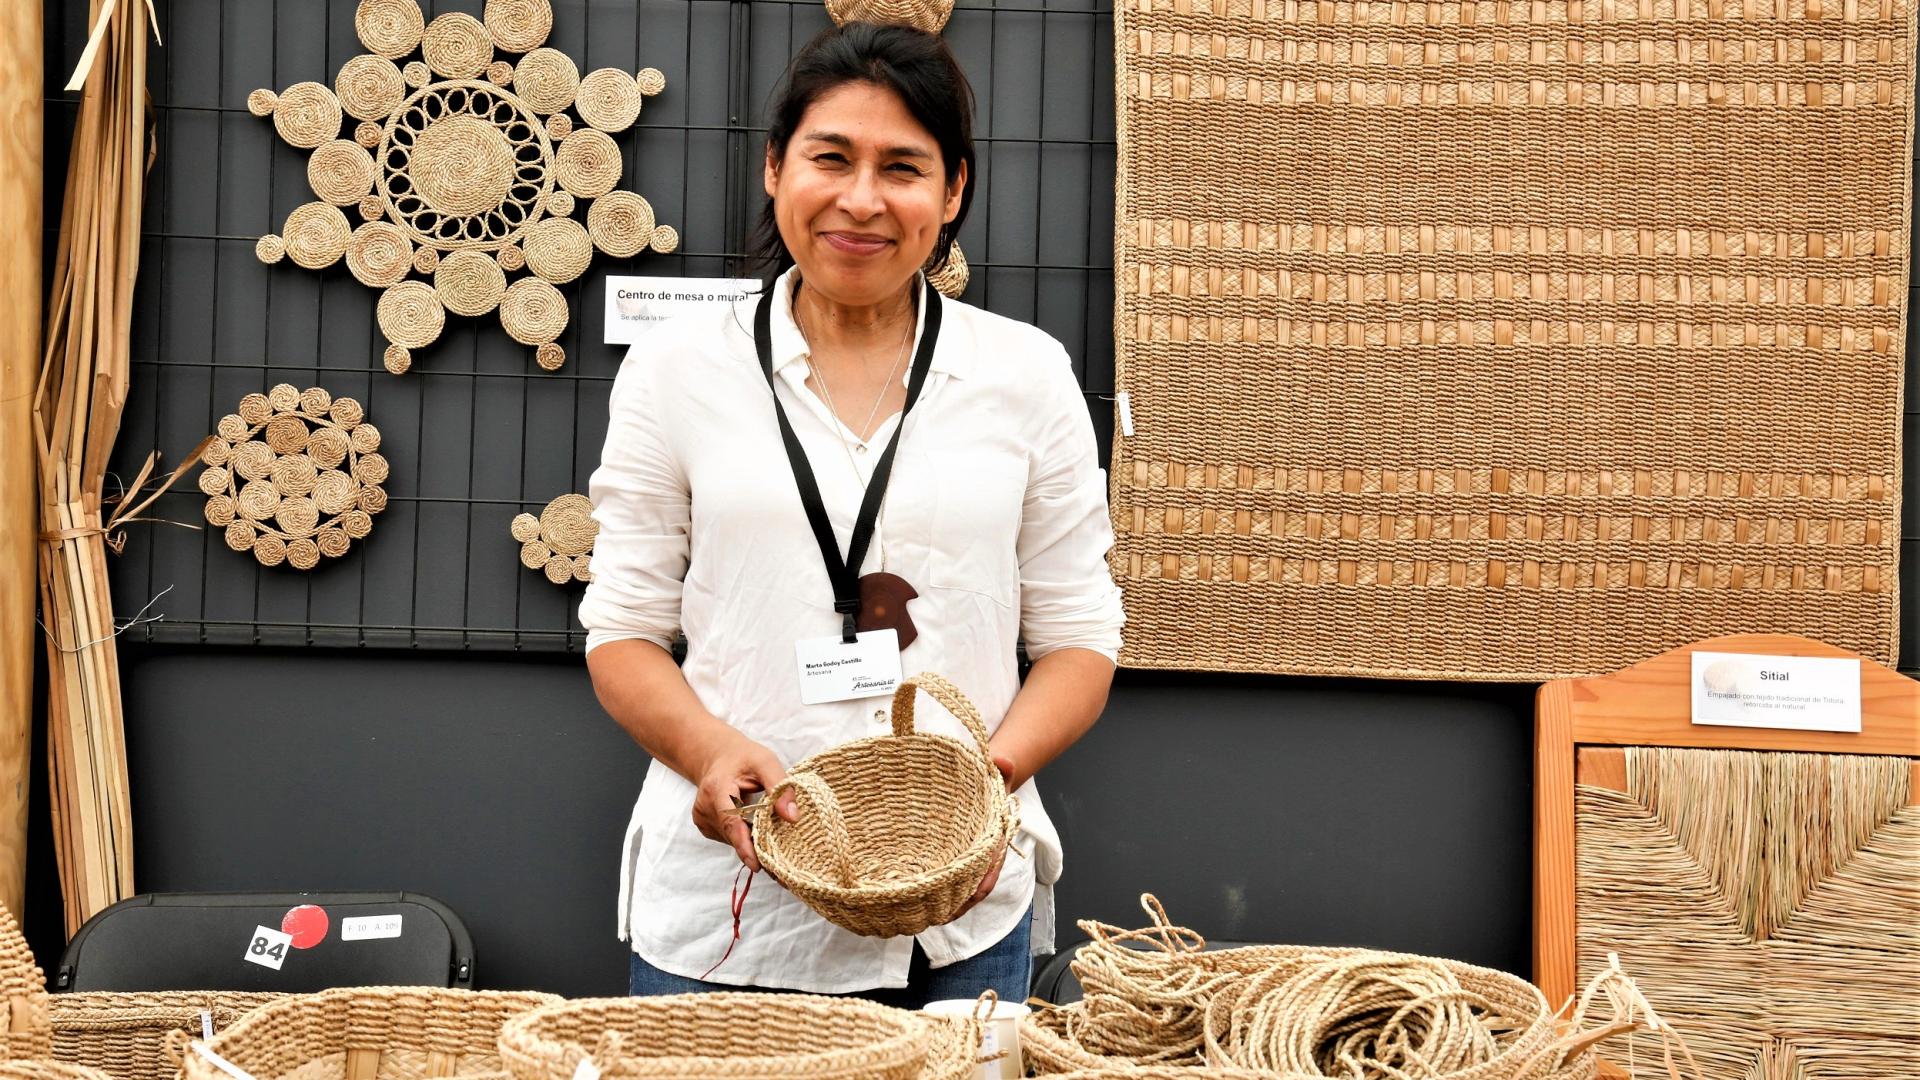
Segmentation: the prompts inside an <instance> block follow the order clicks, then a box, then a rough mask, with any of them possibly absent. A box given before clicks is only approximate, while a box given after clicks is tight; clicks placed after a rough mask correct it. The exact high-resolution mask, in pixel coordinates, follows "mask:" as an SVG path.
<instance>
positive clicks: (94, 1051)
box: [52, 990, 284, 1080]
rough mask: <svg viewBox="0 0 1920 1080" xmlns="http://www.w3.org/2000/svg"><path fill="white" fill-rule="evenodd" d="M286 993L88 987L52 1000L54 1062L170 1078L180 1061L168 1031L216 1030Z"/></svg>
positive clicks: (123, 1076) (138, 1079)
mask: <svg viewBox="0 0 1920 1080" xmlns="http://www.w3.org/2000/svg"><path fill="white" fill-rule="evenodd" d="M283 996H284V995H282V994H266V993H250V992H245V991H233V990H168V991H164V992H153V993H117V992H113V991H105V990H102V991H87V992H84V993H77V994H57V995H55V996H54V998H53V1001H52V1016H53V1057H54V1060H55V1061H61V1062H66V1063H68V1064H71V1065H81V1066H85V1067H87V1068H91V1069H97V1070H99V1071H101V1072H103V1073H106V1074H107V1075H108V1076H111V1077H113V1078H114V1080H172V1077H173V1076H174V1074H175V1073H177V1072H178V1071H179V1066H178V1065H177V1064H176V1063H175V1062H174V1061H173V1059H172V1057H171V1056H170V1055H169V1053H168V1050H167V1041H168V1036H169V1035H170V1034H171V1033H172V1032H175V1031H183V1032H186V1033H187V1034H188V1035H190V1036H193V1037H196V1038H197V1037H199V1036H200V1035H201V1033H202V1032H203V1031H205V1030H206V1029H207V1028H212V1029H213V1031H214V1033H215V1034H218V1033H219V1032H222V1031H225V1030H226V1029H227V1028H229V1027H231V1026H233V1024H234V1023H235V1022H236V1021H238V1020H239V1019H240V1018H241V1017H243V1016H245V1015H247V1014H248V1013H250V1012H252V1011H253V1010H255V1009H257V1008H259V1007H261V1006H262V1005H266V1004H269V1003H271V1002H275V1001H279V1000H280V999H281V998H282V997H283Z"/></svg>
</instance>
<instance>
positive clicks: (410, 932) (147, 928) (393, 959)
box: [54, 892, 473, 993]
mask: <svg viewBox="0 0 1920 1080" xmlns="http://www.w3.org/2000/svg"><path fill="white" fill-rule="evenodd" d="M263 929H264V930H265V931H268V932H267V933H262V932H261V931H262V930H263ZM281 932H288V933H291V934H292V937H293V940H292V941H291V942H290V943H289V942H287V941H284V940H282V939H281V938H280V937H279V936H278V934H279V933H281ZM472 985H473V939H472V938H471V937H470V936H469V935H468V933H467V928H466V925H465V924H464V923H462V922H461V921H460V917H459V916H458V915H455V914H454V913H453V911H452V910H451V909H450V908H448V907H447V906H446V905H445V904H443V903H441V902H440V901H438V900H435V899H434V898H433V897H430V896H424V895H422V894H420V893H405V892H337V893H291V892H289V893H145V894H142V895H140V896H135V897H133V898H131V899H128V900H123V901H121V902H120V903H118V904H115V905H113V906H112V907H110V908H107V909H106V910H104V911H102V912H100V913H99V914H97V915H95V916H94V917H93V918H91V919H88V920H87V923H86V925H85V926H82V927H81V928H80V932H79V933H77V934H75V935H74V937H73V940H72V941H71V942H68V944H67V949H66V953H65V954H64V955H63V956H62V957H61V958H60V967H59V968H58V969H57V971H56V972H55V974H54V989H55V990H56V991H71V990H119V991H150V990H248V991H275V992H281V993H308V992H311V991H315V990H324V989H328V988H330V987H336V986H455V987H468V988H470V987H471V986H472Z"/></svg>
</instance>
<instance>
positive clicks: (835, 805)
mask: <svg viewBox="0 0 1920 1080" xmlns="http://www.w3.org/2000/svg"><path fill="white" fill-rule="evenodd" d="M789 791H791V792H793V797H794V800H795V802H796V804H797V803H800V802H805V803H806V804H808V809H807V812H808V813H811V814H818V815H820V821H821V823H822V824H823V825H824V826H825V827H826V830H827V844H828V846H829V847H831V848H832V849H833V861H834V864H835V869H837V870H838V871H839V872H840V885H841V886H842V887H845V888H851V887H852V886H853V882H854V875H853V840H852V839H851V838H850V837H849V836H848V835H847V819H846V817H845V816H844V815H842V814H841V813H840V801H839V800H838V799H835V798H834V797H833V789H832V788H831V787H828V786H827V782H826V781H825V780H822V779H821V778H820V776H819V774H817V773H810V772H797V773H788V774H787V778H786V779H785V780H782V781H780V782H779V783H777V784H775V785H773V790H772V791H769V792H767V797H766V800H765V801H764V802H763V803H760V804H757V805H764V806H766V807H768V808H771V807H772V806H773V804H774V803H776V802H778V801H780V796H782V795H784V794H786V793H787V792H789ZM795 809H799V806H798V805H796V807H795ZM772 816H773V818H774V820H778V815H772Z"/></svg>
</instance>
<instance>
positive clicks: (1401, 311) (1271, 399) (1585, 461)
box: [1112, 0, 1914, 680]
mask: <svg viewBox="0 0 1920 1080" xmlns="http://www.w3.org/2000/svg"><path fill="white" fill-rule="evenodd" d="M1913 26H1914V8H1913V3H1912V0H1846V2H1844V3H1841V2H1835V0H1543V2H1537V3H1496V2H1467V3H1458V2H1451V0H1448V2H1441V3H1434V4H1402V3H1392V2H1382V3H1348V2H1345V0H1340V2H1333V0H1119V2H1118V3H1116V5H1115V33H1116V35H1117V46H1118V48H1117V57H1118V61H1117V65H1116V76H1117V81H1118V87H1117V100H1118V110H1119V125H1118V126H1119V140H1120V145H1119V152H1118V170H1119V181H1118V190H1117V203H1116V214H1117V218H1118V221H1117V225H1118V236H1117V253H1116V266H1115V284H1116V297H1117V311H1116V339H1117V340H1116V350H1117V356H1116V367H1117V387H1118V389H1119V390H1121V391H1125V392H1126V393H1127V395H1128V401H1127V405H1128V406H1130V412H1131V420H1132V426H1133V434H1132V435H1131V436H1128V435H1125V434H1118V435H1116V439H1115V443H1114V454H1113V469H1112V477H1113V512H1114V523H1115V528H1116V533H1117V544H1116V547H1115V549H1114V553H1113V567H1114V571H1115V575H1116V577H1117V578H1118V580H1119V582H1120V583H1121V585H1122V586H1123V587H1124V589H1125V594H1126V601H1127V608H1128V610H1127V615H1128V626H1127V644H1126V648H1125V650H1124V651H1123V653H1122V657H1121V659H1122V662H1123V663H1126V664H1128V665H1131V666H1135V667H1151V668H1195V669H1213V670H1252V671H1271V672H1299V673H1326V674H1362V675H1376V676H1399V677H1428V678H1464V679H1511V680H1534V679H1546V678H1553V677H1557V676H1562V675H1571V674H1591V673H1594V672H1600V671H1610V670H1614V669H1617V668H1620V667H1623V666H1625V665H1626V664H1628V663H1631V662H1632V661H1634V660H1636V659H1638V658H1640V657H1644V656H1648V655H1652V654H1655V653H1659V652H1662V651H1665V650H1666V649H1668V648H1671V647H1674V646H1677V645H1679V644H1682V643H1684V642H1686V641H1690V640H1693V639H1697V638H1700V637H1703V636H1708V635H1711V634H1715V633H1728V632H1735V631H1738V632H1757V631H1776V632H1787V633H1797V634H1802V635H1805V636H1809V637H1814V638H1819V639H1821V640H1825V641H1829V642H1832V643H1834V644H1836V645H1840V646H1843V647H1846V648H1848V649H1851V650H1854V651H1856V652H1859V653H1862V654H1864V655H1866V656H1869V657H1873V658H1876V659H1878V660H1881V661H1883V662H1891V661H1892V659H1893V656H1894V652H1895V635H1896V632H1897V630H1896V611H1897V607H1896V596H1895V589H1896V567H1895V559H1896V551H1897V537H1896V532H1897V528H1898V519H1897V515H1896V507H1895V500H1896V499H1897V497H1898V496H1897V493H1898V491H1899V490H1900V458H1899V454H1900V430H1899V428H1900V400H1901V367H1902V350H1903V342H1902V334H1903V316H1904V309H1903V305H1904V302H1905V298H1906V295H1907V281H1908V266H1907V257H1908V256H1907V253H1908V240H1907V237H1908V220H1907V217H1908V208H1907V190H1908V183H1907V177H1908V175H1909V171H1910V164H1909V162H1910V154H1909V149H1910V135H1911V130H1912V103H1913V85H1912V79H1911V71H1912V63H1913ZM1116 426H1119V425H1116Z"/></svg>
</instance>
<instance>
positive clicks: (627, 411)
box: [580, 352, 692, 652]
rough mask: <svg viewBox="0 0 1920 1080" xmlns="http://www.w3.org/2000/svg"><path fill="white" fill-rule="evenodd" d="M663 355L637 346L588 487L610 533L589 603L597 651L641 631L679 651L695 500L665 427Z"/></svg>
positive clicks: (596, 563) (618, 381) (583, 619)
mask: <svg viewBox="0 0 1920 1080" xmlns="http://www.w3.org/2000/svg"><path fill="white" fill-rule="evenodd" d="M657 360H658V358H657V357H643V356H637V355H635V354H634V353H633V352H629V353H628V355H627V359H626V360H625V362H624V363H622V364H621V366H620V374H619V375H618V376H617V377H616V378H615V379H614V383H613V396H612V401H611V404H610V405H609V416H608V421H607V442H606V446H605V447H604V448H603V449H602V450H601V453H600V467H599V468H597V469H595V470H594V472H593V479H592V481H591V483H590V486H589V488H588V492H589V495H590V497H591V498H592V499H593V507H594V509H593V517H594V520H595V521H598V522H599V523H600V534H599V536H598V537H597V538H596V539H595V540H594V545H593V582H592V584H590V585H588V586H587V591H586V595H585V596H583V597H582V598H581V600H580V624H581V625H582V626H584V627H586V630H587V651H588V652H592V651H593V650H594V649H596V648H598V647H600V646H601V645H605V644H606V643H607V642H609V641H625V640H632V639H635V638H638V639H641V640H645V641H651V642H653V643H654V644H655V645H658V646H660V647H661V648H663V649H669V650H670V649H672V648H673V639H674V638H675V636H677V635H678V633H679V630H680V589H681V582H682V581H683V580H684V579H685V578H686V576H687V552H688V546H687V544H688V541H687V529H688V524H689V521H690V520H691V508H692V499H691V492H690V491H689V490H688V487H687V482H686V478H685V475H684V473H683V471H682V470H681V468H680V465H679V463H678V461H677V460H676V459H675V457H674V454H673V452H672V449H671V446H670V445H669V441H668V440H667V438H666V437H665V435H664V433H663V431H662V429H661V419H662V415H663V410H664V409H666V408H667V407H668V405H667V403H666V402H663V401H662V400H661V399H660V394H659V392H658V381H659V372H660V370H661V368H660V365H659V364H658V363H657Z"/></svg>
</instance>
